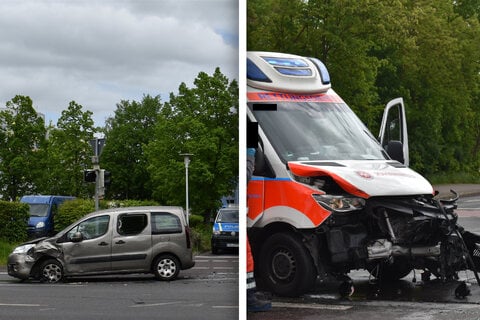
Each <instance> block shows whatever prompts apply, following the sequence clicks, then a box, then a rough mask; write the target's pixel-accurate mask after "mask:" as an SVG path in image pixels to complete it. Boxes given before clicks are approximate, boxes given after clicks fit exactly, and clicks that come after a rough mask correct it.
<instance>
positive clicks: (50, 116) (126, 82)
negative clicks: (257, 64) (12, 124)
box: [0, 0, 238, 125]
mask: <svg viewBox="0 0 480 320" xmlns="http://www.w3.org/2000/svg"><path fill="white" fill-rule="evenodd" d="M216 67H220V69H221V71H222V72H223V73H224V74H225V75H226V76H227V77H228V78H229V79H238V0H171V1H170V0H123V1H122V0H98V1H94V0H76V1H75V0H69V1H68V0H64V1H62V0H55V1H54V0H31V1H27V0H2V1H0V107H5V103H6V102H7V101H9V100H11V99H12V98H13V97H14V96H15V95H25V96H29V97H30V98H31V99H32V100H33V105H34V107H35V109H36V110H37V111H38V112H41V113H43V114H45V117H46V122H47V124H48V123H49V122H50V121H52V122H53V124H56V122H57V120H58V117H59V116H60V115H61V112H62V110H65V109H67V108H68V104H69V102H70V101H72V100H74V101H75V102H77V103H78V104H80V105H82V106H83V108H84V110H90V111H92V112H93V119H94V120H95V123H96V125H103V124H104V121H105V119H106V118H107V117H109V116H113V113H114V111H115V109H116V104H117V103H118V102H120V101H121V100H136V101H141V99H142V97H143V95H144V94H150V95H154V96H155V95H160V96H161V98H162V101H165V100H168V96H169V94H170V92H174V93H176V92H177V89H178V86H179V85H180V83H181V82H185V83H186V84H187V85H189V86H191V85H192V82H193V80H194V79H195V77H196V76H197V75H198V73H199V72H201V71H204V72H207V73H208V74H212V73H213V71H214V70H215V68H216Z"/></svg>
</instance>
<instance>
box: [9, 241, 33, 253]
mask: <svg viewBox="0 0 480 320" xmlns="http://www.w3.org/2000/svg"><path fill="white" fill-rule="evenodd" d="M33 247H35V244H32V243H30V244H24V245H23V246H18V247H16V248H15V249H13V252H12V253H15V254H27V253H28V251H29V250H30V249H32V248H33Z"/></svg>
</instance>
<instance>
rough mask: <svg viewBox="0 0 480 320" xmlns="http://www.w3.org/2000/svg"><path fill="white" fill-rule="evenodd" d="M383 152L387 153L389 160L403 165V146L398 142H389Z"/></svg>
mask: <svg viewBox="0 0 480 320" xmlns="http://www.w3.org/2000/svg"><path fill="white" fill-rule="evenodd" d="M385 151H387V153H388V155H389V156H390V158H392V159H393V160H397V161H398V162H400V163H403V164H405V157H404V155H403V144H402V142H400V141H398V140H391V141H389V142H388V144H387V145H386V146H385Z"/></svg>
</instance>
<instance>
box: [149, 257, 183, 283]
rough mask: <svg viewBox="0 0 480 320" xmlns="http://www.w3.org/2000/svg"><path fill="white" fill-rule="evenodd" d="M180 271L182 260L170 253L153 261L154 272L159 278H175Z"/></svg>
mask: <svg viewBox="0 0 480 320" xmlns="http://www.w3.org/2000/svg"><path fill="white" fill-rule="evenodd" d="M179 272H180V261H178V259H177V258H176V257H175V256H173V255H170V254H165V255H162V256H159V257H158V258H157V259H155V262H154V263H153V273H154V274H155V277H156V278H157V280H160V281H171V280H174V279H175V278H176V277H177V276H178V273H179Z"/></svg>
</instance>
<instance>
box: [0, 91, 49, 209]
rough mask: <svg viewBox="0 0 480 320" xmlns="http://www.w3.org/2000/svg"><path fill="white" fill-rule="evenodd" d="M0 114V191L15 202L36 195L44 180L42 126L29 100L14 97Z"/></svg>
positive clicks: (42, 121) (44, 132)
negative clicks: (40, 182) (24, 196)
mask: <svg viewBox="0 0 480 320" xmlns="http://www.w3.org/2000/svg"><path fill="white" fill-rule="evenodd" d="M6 107H7V108H6V110H4V111H1V112H0V124H1V125H0V146H1V147H0V172H1V174H0V188H1V189H0V190H1V193H2V196H3V199H6V200H16V199H17V198H18V197H20V196H22V195H24V194H26V193H34V192H36V191H37V187H38V184H39V181H41V179H42V177H43V173H44V172H43V169H44V168H43V163H44V161H43V159H44V156H43V152H42V147H43V145H44V144H45V134H46V130H45V123H44V120H43V119H42V117H41V116H39V115H38V114H37V112H36V111H35V110H34V108H33V103H32V100H31V99H30V97H27V96H20V95H17V96H15V97H14V98H13V99H12V100H10V101H8V102H7V103H6Z"/></svg>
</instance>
